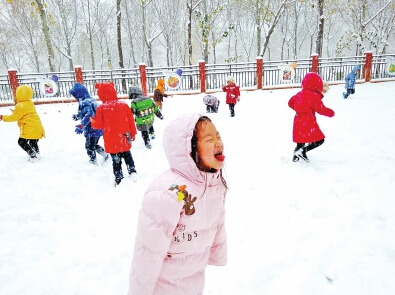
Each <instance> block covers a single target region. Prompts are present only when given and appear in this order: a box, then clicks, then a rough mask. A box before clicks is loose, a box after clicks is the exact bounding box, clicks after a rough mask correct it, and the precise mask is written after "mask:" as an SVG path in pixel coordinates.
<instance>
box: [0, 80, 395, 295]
mask: <svg viewBox="0 0 395 295" xmlns="http://www.w3.org/2000/svg"><path fill="white" fill-rule="evenodd" d="M236 82H237V81H236ZM343 87H344V85H335V86H331V88H330V90H329V92H328V93H327V94H326V96H325V97H324V99H323V101H324V103H325V105H326V106H327V107H330V108H332V109H333V110H334V111H335V116H334V117H333V118H327V117H323V116H320V115H317V117H318V122H319V125H320V127H321V129H322V130H323V132H324V134H325V135H326V139H325V143H324V144H323V145H322V146H320V147H319V148H317V149H316V150H313V151H311V152H309V153H308V156H309V158H310V161H311V162H310V163H304V162H297V163H294V162H292V161H291V158H292V153H293V149H294V146H295V144H294V143H293V142H292V123H293V117H294V111H293V110H291V109H290V108H289V107H288V105H287V102H288V99H289V98H290V97H291V96H292V95H293V94H295V93H296V92H297V91H298V90H299V89H283V90H262V91H261V90H259V91H251V92H242V94H241V102H240V103H239V104H237V105H236V108H235V110H236V116H235V117H234V118H231V117H230V116H229V110H228V107H227V105H226V104H225V94H224V93H222V92H221V93H217V94H215V95H217V97H218V98H219V99H220V100H221V105H220V108H219V112H218V113H217V114H208V116H209V117H210V118H211V119H212V120H213V123H214V124H215V125H216V127H217V129H218V130H219V132H220V133H221V136H222V139H223V142H224V145H225V155H226V166H225V176H226V179H227V181H228V184H229V186H230V190H229V193H228V196H227V203H226V208H227V217H226V226H227V233H228V244H229V260H228V264H227V265H226V266H225V267H213V266H209V267H208V268H207V271H206V286H205V291H204V294H206V295H207V294H215V295H223V294H226V295H229V294H234V295H241V294H243V295H255V294H265V295H285V294H292V295H295V294H300V295H317V294H320V295H325V294H336V295H343V294H344V295H350V294H358V295H372V294H380V295H391V294H395V283H394V278H395V96H394V93H395V82H383V83H364V84H357V86H356V94H354V95H351V96H350V97H349V98H348V99H346V100H345V99H343V98H342V94H341V93H342V92H343V91H344V88H343ZM202 97H203V95H201V94H200V95H184V96H181V95H178V96H173V97H171V98H165V102H164V109H163V114H164V117H165V119H164V120H163V121H161V120H159V119H158V118H156V120H155V124H154V127H155V130H156V139H155V140H153V141H152V149H151V150H148V149H146V148H145V147H144V144H143V140H142V138H141V135H140V134H138V135H137V139H136V141H135V142H133V147H132V150H131V151H132V155H133V158H134V160H135V163H136V169H137V172H138V173H139V174H140V176H141V178H140V179H139V180H138V181H137V182H135V183H134V182H132V181H131V179H129V178H126V179H124V180H123V181H122V182H121V184H120V186H118V187H117V188H114V187H113V174H112V165H111V160H110V161H107V162H106V163H104V164H103V165H99V166H93V165H91V164H88V156H87V155H86V152H85V148H84V136H83V135H76V134H75V133H74V129H75V127H74V126H75V125H76V124H77V123H76V122H74V121H73V120H72V119H71V114H73V113H76V110H77V104H76V103H68V104H47V105H37V106H36V108H37V111H38V113H39V115H40V116H41V119H42V121H43V124H44V128H45V129H46V135H47V137H46V138H45V139H42V140H40V141H39V147H40V149H41V154H42V159H41V161H40V162H38V163H30V162H28V161H27V155H26V154H25V152H24V151H22V149H21V148H20V147H19V146H18V144H17V140H18V137H19V128H18V127H17V124H16V123H5V122H0V141H1V144H0V155H1V169H0V188H1V199H0V294H1V295H21V294H29V295H56V294H59V295H63V294H65V295H72V294H73V295H74V294H78V295H93V294H95V295H97V294H103V295H120V294H126V292H127V289H128V275H129V267H130V263H131V259H132V256H131V255H132V251H133V243H134V236H135V230H136V225H137V217H138V212H139V209H140V204H141V200H142V198H143V194H144V192H145V190H146V188H147V186H148V185H149V183H150V182H151V181H152V180H153V179H154V178H155V177H156V176H157V175H159V174H160V173H162V172H163V171H164V170H165V169H168V164H167V161H166V159H165V156H164V154H163V150H162V134H163V129H164V128H165V127H166V126H167V125H168V124H169V122H170V121H171V120H172V119H174V118H176V117H178V116H179V115H181V114H184V113H191V112H198V113H205V106H204V105H203V102H202ZM125 101H126V102H128V103H129V101H128V100H125ZM9 109H10V107H0V114H9V113H10V110H9ZM100 142H101V143H103V141H102V139H101V140H100ZM98 160H99V162H101V160H102V158H101V157H100V156H98ZM124 172H126V167H124ZM169 295H171V294H169ZM187 295H189V294H187Z"/></svg>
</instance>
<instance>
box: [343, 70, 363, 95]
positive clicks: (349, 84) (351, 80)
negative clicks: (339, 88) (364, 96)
mask: <svg viewBox="0 0 395 295" xmlns="http://www.w3.org/2000/svg"><path fill="white" fill-rule="evenodd" d="M360 70H361V66H360V65H356V66H354V67H353V69H352V70H351V72H350V73H349V74H348V75H347V76H346V79H345V81H346V86H345V88H346V89H347V92H343V97H344V98H347V97H348V96H349V95H350V94H354V93H355V80H356V78H357V76H358V75H359V72H360Z"/></svg>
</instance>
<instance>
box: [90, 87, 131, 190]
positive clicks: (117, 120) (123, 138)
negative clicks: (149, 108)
mask: <svg viewBox="0 0 395 295" xmlns="http://www.w3.org/2000/svg"><path fill="white" fill-rule="evenodd" d="M95 87H96V89H97V95H98V96H99V99H100V100H101V101H102V102H103V103H102V104H101V105H99V106H98V107H97V109H96V116H95V117H91V118H90V120H91V124H92V127H93V128H95V129H103V139H104V149H105V150H106V152H107V153H109V154H111V158H112V167H113V171H114V176H115V186H117V185H118V184H120V182H121V180H122V179H123V173H122V159H124V161H125V163H126V167H127V169H128V172H129V175H130V176H131V177H132V179H133V180H134V181H135V180H137V178H138V176H137V174H136V169H135V167H134V161H133V157H132V153H131V152H130V148H131V147H132V141H133V140H134V139H135V135H136V133H137V131H136V125H135V123H134V119H133V114H132V111H131V110H130V108H129V106H128V105H127V104H126V103H124V102H122V101H118V97H117V92H116V90H115V88H114V84H112V83H98V84H96V85H95Z"/></svg>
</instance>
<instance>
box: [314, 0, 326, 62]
mask: <svg viewBox="0 0 395 295" xmlns="http://www.w3.org/2000/svg"><path fill="white" fill-rule="evenodd" d="M324 20H325V19H324V0H318V34H317V40H316V43H315V51H316V53H317V54H318V56H320V57H321V56H322V42H323V40H324Z"/></svg>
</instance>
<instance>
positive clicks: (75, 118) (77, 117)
mask: <svg viewBox="0 0 395 295" xmlns="http://www.w3.org/2000/svg"><path fill="white" fill-rule="evenodd" d="M71 118H72V119H73V120H74V121H77V120H79V119H80V117H79V116H78V114H73V115H71Z"/></svg>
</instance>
